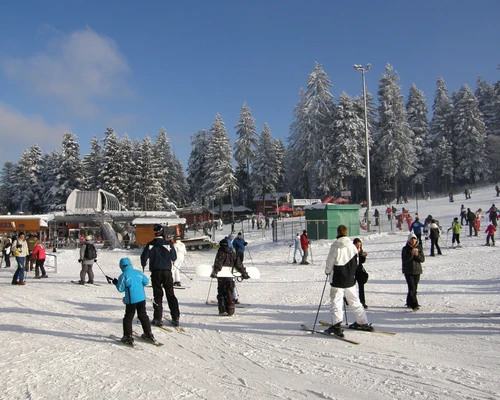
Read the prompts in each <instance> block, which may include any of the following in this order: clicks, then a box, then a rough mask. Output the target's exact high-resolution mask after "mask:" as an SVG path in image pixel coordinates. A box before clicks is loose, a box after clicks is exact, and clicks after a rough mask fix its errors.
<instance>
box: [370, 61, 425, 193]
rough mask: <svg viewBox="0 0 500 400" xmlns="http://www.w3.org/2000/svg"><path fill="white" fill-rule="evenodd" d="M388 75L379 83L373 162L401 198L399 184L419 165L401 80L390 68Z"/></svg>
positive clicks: (384, 75) (383, 75)
mask: <svg viewBox="0 0 500 400" xmlns="http://www.w3.org/2000/svg"><path fill="white" fill-rule="evenodd" d="M385 71H386V73H385V74H382V77H381V78H380V83H379V90H378V95H379V103H380V106H379V115H380V126H379V134H378V135H377V142H376V146H375V148H374V157H373V158H374V162H376V163H379V165H380V169H381V172H382V174H383V177H384V178H385V179H388V180H390V179H392V180H393V182H394V193H395V195H396V196H397V195H398V180H399V179H401V178H405V177H409V176H411V175H412V174H414V173H415V170H416V168H415V164H416V161H417V158H416V155H415V148H414V146H413V143H412V140H413V132H412V130H411V128H410V125H409V124H408V118H407V115H406V112H405V109H404V105H403V96H402V95H401V87H400V86H398V82H399V76H398V74H397V73H396V72H394V69H393V67H392V66H391V65H390V64H387V66H386V68H385Z"/></svg>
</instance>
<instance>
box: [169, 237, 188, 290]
mask: <svg viewBox="0 0 500 400" xmlns="http://www.w3.org/2000/svg"><path fill="white" fill-rule="evenodd" d="M174 240H175V241H174V248H175V253H176V254H177V259H176V260H175V261H174V262H173V263H172V275H173V279H174V286H181V272H180V269H181V266H182V263H183V262H184V257H185V256H186V253H187V252H186V245H185V244H184V243H182V241H181V237H180V236H179V235H175V236H174Z"/></svg>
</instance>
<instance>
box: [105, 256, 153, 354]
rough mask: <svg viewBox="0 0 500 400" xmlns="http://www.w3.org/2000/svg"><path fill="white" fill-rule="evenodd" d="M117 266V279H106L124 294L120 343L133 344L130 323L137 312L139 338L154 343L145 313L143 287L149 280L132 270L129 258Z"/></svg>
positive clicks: (139, 272) (123, 259)
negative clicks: (120, 271) (118, 273)
mask: <svg viewBox="0 0 500 400" xmlns="http://www.w3.org/2000/svg"><path fill="white" fill-rule="evenodd" d="M119 265H120V269H121V270H122V273H121V275H120V276H119V277H118V279H116V278H115V279H113V278H111V277H109V276H106V279H107V280H108V282H113V284H114V285H115V286H116V289H117V290H118V291H119V292H120V293H125V297H124V298H123V302H124V303H125V316H124V317H123V337H122V342H123V343H126V344H130V345H133V344H134V337H133V336H132V334H133V330H132V322H133V320H134V315H135V312H136V311H137V318H138V319H139V321H141V325H142V330H143V331H144V333H143V334H142V335H141V337H142V338H143V339H146V340H149V341H151V342H153V343H156V339H155V337H154V336H153V333H152V332H151V323H150V321H149V317H148V314H147V312H146V293H144V286H146V285H147V284H148V283H149V279H148V278H147V276H146V275H144V274H143V273H142V272H141V271H137V270H136V269H134V267H133V265H132V262H131V261H130V259H129V258H122V259H121V260H120V264H119Z"/></svg>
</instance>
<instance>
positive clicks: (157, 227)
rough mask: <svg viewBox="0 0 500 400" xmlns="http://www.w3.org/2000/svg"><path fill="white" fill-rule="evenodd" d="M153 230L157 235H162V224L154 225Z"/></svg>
mask: <svg viewBox="0 0 500 400" xmlns="http://www.w3.org/2000/svg"><path fill="white" fill-rule="evenodd" d="M153 231H154V233H155V235H156V236H161V235H163V226H161V225H160V224H155V226H154V227H153Z"/></svg>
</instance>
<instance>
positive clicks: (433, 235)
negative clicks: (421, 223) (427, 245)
mask: <svg viewBox="0 0 500 400" xmlns="http://www.w3.org/2000/svg"><path fill="white" fill-rule="evenodd" d="M429 229H430V233H429V239H431V257H434V256H435V254H434V247H435V248H436V250H437V253H438V255H440V256H441V255H443V253H441V248H440V247H439V243H438V242H439V237H440V228H439V225H438V224H437V223H436V220H435V219H433V220H432V221H431V225H430V226H429Z"/></svg>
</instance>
